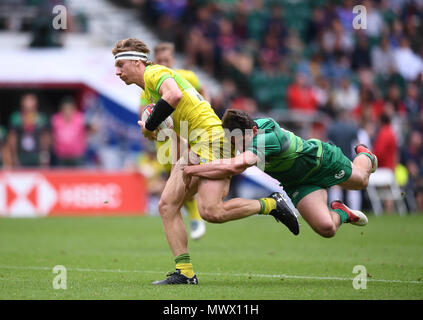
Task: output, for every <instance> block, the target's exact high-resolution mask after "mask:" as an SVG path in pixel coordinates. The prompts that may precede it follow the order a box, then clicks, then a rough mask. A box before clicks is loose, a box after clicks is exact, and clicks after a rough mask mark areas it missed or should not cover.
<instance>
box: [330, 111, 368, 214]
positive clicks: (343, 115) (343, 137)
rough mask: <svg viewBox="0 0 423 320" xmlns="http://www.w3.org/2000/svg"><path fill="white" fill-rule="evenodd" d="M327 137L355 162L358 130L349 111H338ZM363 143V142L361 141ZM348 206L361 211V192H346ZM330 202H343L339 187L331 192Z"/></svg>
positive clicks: (342, 193) (333, 188)
mask: <svg viewBox="0 0 423 320" xmlns="http://www.w3.org/2000/svg"><path fill="white" fill-rule="evenodd" d="M327 136H328V139H329V141H330V142H332V143H333V144H335V145H336V146H338V147H339V148H340V149H341V150H342V152H343V153H344V154H345V156H346V157H347V158H348V159H350V160H353V159H354V157H355V153H353V148H354V146H355V145H356V144H357V142H358V138H357V136H358V128H357V126H356V124H355V123H354V122H353V120H352V119H351V116H350V112H349V111H348V110H347V109H338V110H337V112H336V121H333V122H332V124H331V125H330V127H329V128H328V132H327ZM360 142H361V141H360ZM345 194H346V196H347V205H348V207H350V208H351V209H353V210H361V190H346V191H345ZM329 199H330V200H329V201H333V200H338V199H339V200H343V199H344V192H343V190H342V188H340V187H339V186H334V187H332V188H331V189H330V190H329Z"/></svg>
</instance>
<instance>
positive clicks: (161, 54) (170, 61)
mask: <svg viewBox="0 0 423 320" xmlns="http://www.w3.org/2000/svg"><path fill="white" fill-rule="evenodd" d="M174 54H175V46H174V45H173V43H170V42H161V43H159V44H158V45H156V46H155V47H154V63H155V64H160V65H162V66H165V67H168V68H173V66H174V64H175V56H174ZM175 71H176V72H178V73H179V74H180V75H181V76H182V77H184V78H185V79H186V80H188V82H189V83H190V84H191V85H192V86H193V87H194V88H195V89H196V90H197V91H198V92H199V93H200V94H201V95H202V96H203V98H204V99H205V100H208V98H207V92H206V90H205V89H204V88H203V87H202V86H201V83H200V80H199V79H198V77H197V75H196V74H195V73H194V72H193V71H190V70H184V69H175ZM150 103H151V101H148V100H147V98H146V94H145V91H143V92H142V95H141V109H140V114H141V113H142V111H143V110H144V107H145V106H147V105H148V104H150ZM164 144H169V145H171V144H170V142H169V141H167V142H161V141H156V150H158V149H159V148H161V147H163V146H164ZM166 147H167V146H165V148H166ZM160 154H162V155H163V152H162V153H158V154H157V156H159V155H160ZM164 156H165V157H166V158H167V157H168V156H169V155H167V154H166V155H164ZM159 161H160V159H159ZM161 162H164V161H161ZM164 167H165V169H166V171H167V173H168V174H169V173H170V169H171V168H172V166H171V163H168V164H165V166H164ZM184 206H185V209H186V210H187V213H188V217H189V220H190V224H189V226H190V236H191V238H192V239H194V240H196V239H200V238H201V237H202V236H203V235H204V234H205V233H206V224H205V223H204V221H203V220H202V219H201V216H200V213H199V212H198V208H197V201H196V200H195V197H192V198H190V199H187V200H186V201H185V203H184Z"/></svg>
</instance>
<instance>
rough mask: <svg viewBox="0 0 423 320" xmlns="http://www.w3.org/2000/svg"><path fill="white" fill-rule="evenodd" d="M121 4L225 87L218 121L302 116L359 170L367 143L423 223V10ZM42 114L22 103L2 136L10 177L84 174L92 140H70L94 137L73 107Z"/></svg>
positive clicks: (350, 3) (325, 3) (312, 132)
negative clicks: (361, 19) (65, 169)
mask: <svg viewBox="0 0 423 320" xmlns="http://www.w3.org/2000/svg"><path fill="white" fill-rule="evenodd" d="M40 1H41V0H40ZM110 1H113V2H115V3H116V4H118V5H120V6H122V5H123V6H125V7H127V8H132V9H134V10H138V12H139V14H140V20H142V21H143V22H145V23H147V24H148V25H149V26H151V27H152V28H154V30H155V33H156V34H157V35H158V36H159V37H160V39H161V40H164V41H171V42H173V43H175V45H176V48H177V50H178V51H179V52H180V53H183V56H184V57H185V59H186V65H185V68H187V69H189V68H191V67H193V66H199V67H201V68H202V69H203V70H205V71H206V72H208V73H209V74H210V75H212V76H214V77H217V78H218V79H219V81H220V83H221V87H222V91H221V92H219V94H218V95H215V96H213V97H212V99H211V100H212V101H211V102H212V106H213V107H214V108H215V110H216V113H217V114H218V115H219V116H222V115H223V113H224V111H225V109H226V108H239V109H243V110H246V111H248V112H250V113H251V114H253V115H256V116H260V115H271V116H273V117H275V118H276V119H277V120H278V121H280V122H281V124H284V120H286V119H287V118H289V117H291V116H292V114H300V118H297V119H300V122H301V119H312V120H311V125H310V127H309V130H308V132H307V133H306V134H300V133H299V132H296V133H298V134H300V135H302V136H303V137H304V138H309V137H311V136H313V137H315V138H320V139H322V140H330V141H332V142H334V143H336V144H337V145H339V146H340V147H341V148H342V149H343V151H344V153H345V154H346V155H347V156H348V157H350V158H353V156H354V153H353V151H352V147H351V146H352V145H353V144H354V143H355V142H356V141H362V142H365V143H367V144H368V145H369V146H371V147H372V148H373V150H374V152H375V153H376V155H377V156H378V159H379V167H382V168H389V169H390V170H392V171H394V172H395V173H397V172H399V173H400V175H401V177H402V178H401V179H399V180H401V181H402V182H401V183H402V185H401V187H403V188H404V190H406V192H407V193H408V194H410V195H411V196H413V197H415V199H416V201H415V204H414V205H413V208H411V209H412V210H420V211H423V110H422V109H423V108H422V104H423V87H422V85H423V0H373V1H369V0H362V1H355V0H273V1H270V0H269V1H266V0H239V1H235V0H214V1H212V0H201V1H194V0H168V1H163V0H125V1H117V0H110ZM47 2H48V3H49V4H50V5H51V4H52V3H53V2H55V1H46V3H47ZM56 2H60V1H56ZM355 5H362V6H365V8H366V17H365V19H366V24H365V25H366V27H365V28H364V29H355V28H354V27H353V21H354V19H355V18H356V15H357V13H354V12H353V8H354V6H355ZM1 26H2V24H1V21H0V27H1ZM5 26H6V24H5V23H3V27H5ZM134 36H137V35H134ZM138 37H139V38H140V39H142V35H138ZM27 100H28V101H30V102H28V101H27ZM31 104H34V103H33V102H31V98H23V100H22V104H21V108H22V109H21V111H20V112H17V113H16V114H15V115H14V116H12V118H11V119H10V126H9V128H3V129H1V130H0V139H1V141H2V144H3V148H2V155H3V156H2V159H3V163H4V165H14V164H15V165H16V164H20V165H25V164H26V163H31V164H35V165H44V164H46V162H47V160H46V159H50V161H53V162H52V163H55V164H61V165H78V164H81V155H82V153H83V149H84V148H85V147H84V144H83V143H81V145H79V146H77V145H76V144H75V141H76V140H74V139H82V137H83V136H84V134H83V133H82V131H79V132H78V131H74V129H71V126H75V128H76V127H78V126H79V127H84V125H85V124H84V123H83V121H82V120H80V117H79V116H78V111H77V109H76V108H75V107H73V108H70V107H69V103H67V102H66V101H64V102H63V105H62V107H61V108H60V111H59V113H58V114H57V115H55V116H54V117H53V118H51V119H50V121H48V119H46V118H45V117H43V116H41V115H40V114H39V115H38V116H36V117H35V116H34V115H32V116H26V112H27V111H25V110H26V109H27V108H29V109H31V107H30V105H31ZM28 105H29V107H28ZM71 109H73V111H70V110H71ZM75 110H76V111H75ZM72 112H73V113H72ZM38 113H39V112H38ZM69 114H73V115H72V116H70V115H69ZM28 119H30V121H29V120H28ZM70 119H72V120H70ZM297 121H298V120H297ZM28 122H31V125H28V124H27V123H28ZM66 127H68V131H65V130H63V128H66ZM85 128H86V125H85ZM6 129H8V133H9V134H7V132H6ZM29 131H31V132H32V134H33V135H34V136H36V139H35V140H34V139H32V140H31V139H29V138H28V132H29ZM65 132H68V133H69V134H70V136H69V135H68V134H67V133H65ZM305 135H306V136H305ZM72 143H73V144H72ZM5 146H7V147H5ZM46 150H51V152H50V153H48V152H47V151H46ZM44 151H46V152H44ZM35 154H38V155H39V156H38V157H35V158H36V159H35V158H34V155H35ZM47 154H50V157H48V156H47ZM52 159H53V160H52ZM404 176H405V177H404Z"/></svg>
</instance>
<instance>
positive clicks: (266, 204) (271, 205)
mask: <svg viewBox="0 0 423 320" xmlns="http://www.w3.org/2000/svg"><path fill="white" fill-rule="evenodd" d="M258 201H259V202H260V205H261V210H260V212H259V214H269V213H270V211H272V210H273V209H276V200H275V199H273V198H260V199H258Z"/></svg>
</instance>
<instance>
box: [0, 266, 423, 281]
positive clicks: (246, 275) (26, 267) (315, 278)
mask: <svg viewBox="0 0 423 320" xmlns="http://www.w3.org/2000/svg"><path fill="white" fill-rule="evenodd" d="M0 269H17V270H53V268H52V267H51V268H50V267H36V266H1V265H0ZM66 270H68V271H77V272H110V273H153V274H159V273H160V274H164V273H166V272H164V271H152V270H121V269H91V268H79V267H76V268H66ZM198 274H199V275H201V274H203V275H206V276H233V277H257V278H283V279H306V280H338V281H353V280H354V279H353V278H342V277H331V276H327V277H322V276H299V275H289V274H261V273H216V272H200V273H198ZM367 281H369V282H385V283H413V284H423V281H417V280H387V279H371V278H370V279H369V278H368V279H367Z"/></svg>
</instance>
